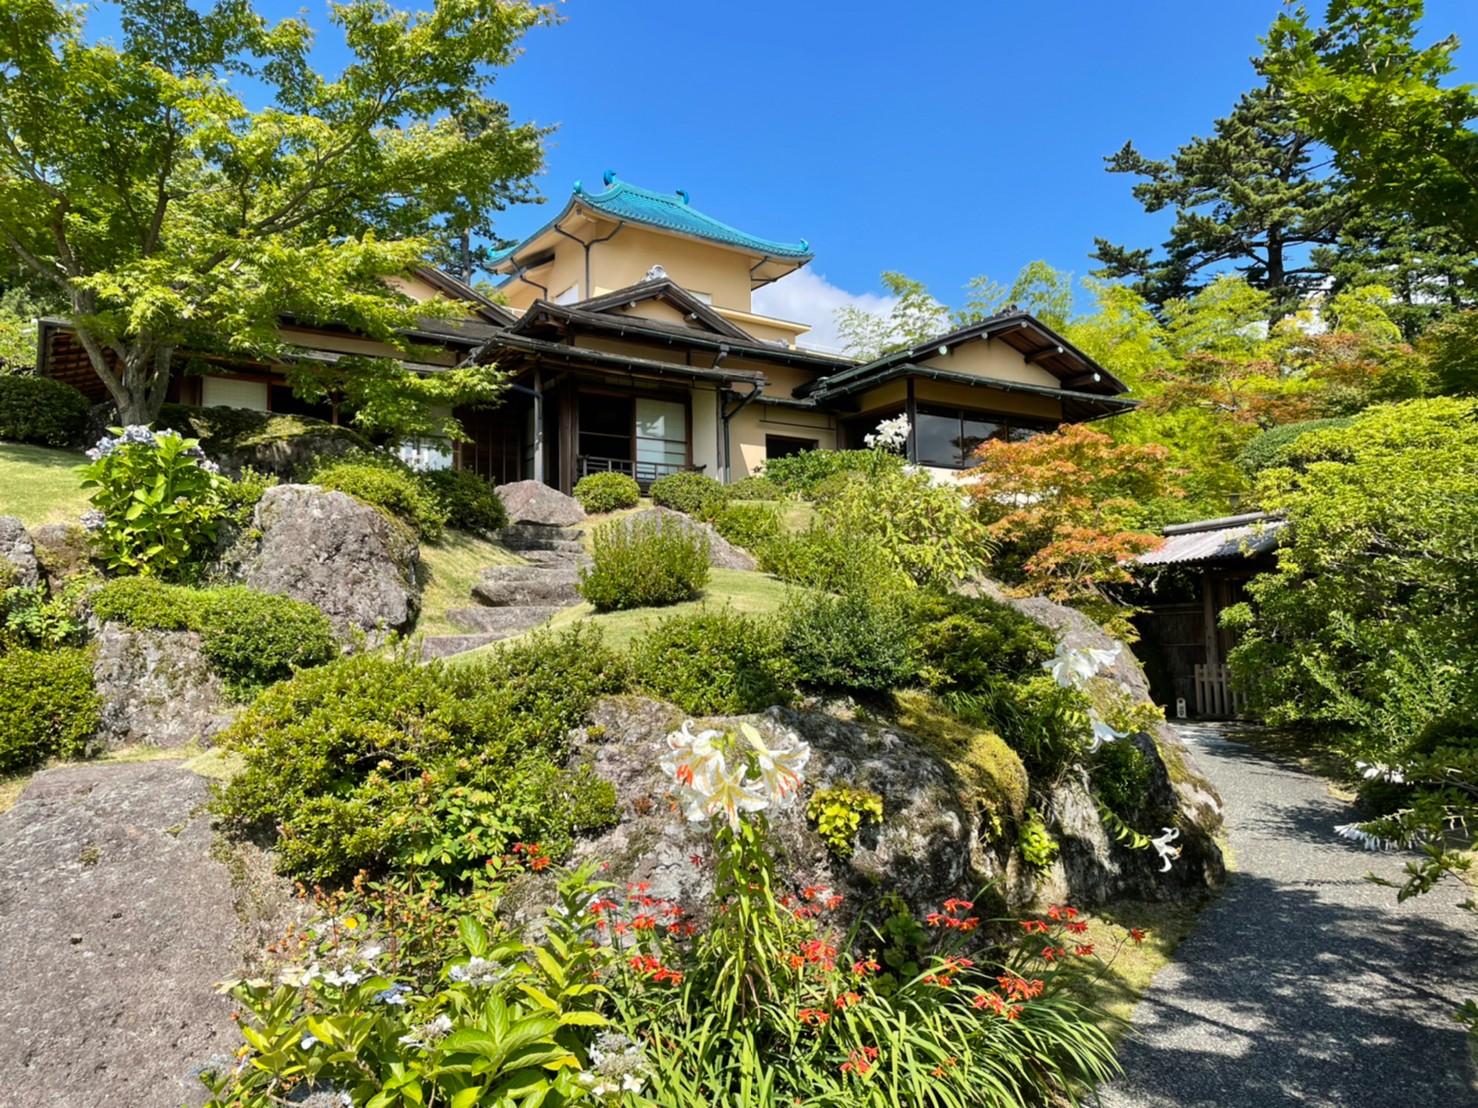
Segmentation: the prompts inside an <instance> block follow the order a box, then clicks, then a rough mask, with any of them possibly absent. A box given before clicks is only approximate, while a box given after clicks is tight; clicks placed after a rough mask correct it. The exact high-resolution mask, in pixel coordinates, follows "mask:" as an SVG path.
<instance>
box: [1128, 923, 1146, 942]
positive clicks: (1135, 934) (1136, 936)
mask: <svg viewBox="0 0 1478 1108" xmlns="http://www.w3.org/2000/svg"><path fill="white" fill-rule="evenodd" d="M1147 935H1149V932H1148V931H1141V930H1140V929H1139V928H1137V927H1131V928H1130V929H1129V937H1130V938H1131V939H1133V940H1134V941H1135V942H1136V943H1142V942H1144V940H1145V937H1146V936H1147Z"/></svg>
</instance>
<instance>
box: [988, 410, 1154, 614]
mask: <svg viewBox="0 0 1478 1108" xmlns="http://www.w3.org/2000/svg"><path fill="white" fill-rule="evenodd" d="M976 453H977V456H978V457H979V459H980V464H979V465H978V466H977V467H975V468H974V469H972V470H970V471H969V472H968V473H967V474H966V475H965V476H966V477H967V478H969V479H970V481H971V484H970V485H969V486H968V488H969V491H970V495H971V496H973V497H974V498H975V501H976V504H977V507H978V510H979V512H980V514H981V517H982V519H983V520H984V521H985V523H986V532H987V534H988V535H989V537H990V538H991V539H993V540H994V541H996V542H998V543H1000V553H999V555H998V556H997V558H996V559H995V562H994V565H995V568H996V571H997V572H998V573H999V574H1001V575H1002V576H1003V578H1004V579H1005V580H1006V582H1007V584H1008V585H1010V586H1014V587H1016V588H1018V589H1019V590H1020V591H1021V592H1022V593H1023V594H1041V595H1046V596H1050V597H1051V598H1052V599H1054V600H1059V601H1063V602H1066V603H1068V604H1071V605H1073V606H1074V607H1077V608H1080V609H1081V610H1083V611H1084V612H1085V613H1087V614H1089V615H1091V616H1092V617H1093V618H1095V619H1097V620H1099V622H1101V623H1103V624H1104V625H1105V626H1106V627H1107V628H1108V629H1109V630H1110V631H1111V632H1112V633H1113V634H1116V635H1118V636H1120V637H1129V638H1132V637H1133V632H1132V630H1131V628H1130V627H1129V621H1128V616H1129V615H1130V612H1129V611H1128V610H1126V609H1125V608H1123V607H1122V606H1121V605H1119V604H1118V603H1117V602H1116V601H1115V600H1114V599H1113V598H1112V597H1111V596H1110V595H1109V594H1108V593H1107V592H1106V591H1105V586H1110V585H1112V584H1114V583H1124V582H1128V581H1129V580H1130V574H1129V571H1128V569H1127V568H1126V567H1125V565H1124V563H1125V562H1126V561H1127V560H1129V559H1131V558H1134V557H1136V556H1137V555H1140V554H1143V553H1146V552H1147V551H1150V550H1154V549H1155V548H1156V547H1158V546H1159V545H1160V544H1161V543H1162V542H1163V541H1164V540H1163V539H1161V538H1160V537H1159V536H1158V535H1155V534H1152V533H1151V532H1150V531H1149V530H1147V527H1148V526H1149V525H1150V524H1151V521H1153V520H1154V519H1155V518H1156V516H1157V514H1159V513H1160V512H1161V511H1163V506H1164V503H1165V502H1166V501H1167V500H1174V499H1177V498H1179V497H1180V496H1182V495H1183V492H1182V490H1181V488H1180V487H1179V486H1178V485H1177V484H1176V483H1175V481H1174V480H1173V477H1174V474H1173V472H1172V471H1171V469H1170V467H1169V466H1168V465H1167V459H1168V458H1169V456H1170V452H1169V451H1168V450H1167V449H1166V448H1165V447H1163V446H1158V445H1153V444H1144V445H1141V444H1134V443H1117V442H1115V441H1114V440H1113V439H1112V438H1110V437H1109V436H1108V435H1106V434H1104V433H1103V432H1101V431H1097V430H1094V429H1093V428H1092V427H1088V426H1086V425H1084V424H1071V425H1067V426H1064V427H1061V428H1059V429H1058V430H1057V431H1055V432H1053V433H1051V434H1043V435H1037V436H1035V437H1034V438H1030V439H1027V440H1025V441H1024V442H1002V441H992V442H987V443H985V444H984V445H983V446H981V447H980V449H979V450H978V451H977V452H976Z"/></svg>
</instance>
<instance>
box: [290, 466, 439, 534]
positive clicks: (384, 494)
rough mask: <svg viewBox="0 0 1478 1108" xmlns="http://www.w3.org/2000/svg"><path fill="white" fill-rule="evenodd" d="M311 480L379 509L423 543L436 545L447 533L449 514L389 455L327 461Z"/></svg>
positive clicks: (406, 469) (425, 488)
mask: <svg viewBox="0 0 1478 1108" xmlns="http://www.w3.org/2000/svg"><path fill="white" fill-rule="evenodd" d="M309 480H310V481H312V483H313V484H315V485H321V486H322V487H323V488H326V489H333V490H334V491H336V492H342V493H347V494H348V495H350V496H352V497H354V499H355V500H361V501H363V502H364V503H366V504H369V505H371V506H372V507H375V508H379V509H380V510H381V511H382V512H384V513H385V514H386V515H388V516H390V517H391V518H392V519H397V520H399V521H400V522H401V523H403V524H405V525H406V526H407V527H409V528H410V529H411V530H412V531H414V532H415V533H416V534H417V535H419V536H421V537H422V538H423V539H428V540H430V541H433V542H434V541H435V540H437V539H439V538H441V536H442V533H443V532H444V531H445V530H446V525H447V513H446V511H445V510H444V509H443V507H442V505H441V504H440V502H439V501H438V500H437V497H436V495H434V494H433V492H432V491H431V490H430V489H428V488H427V487H426V486H424V485H422V484H421V482H420V481H419V480H418V479H417V476H416V474H414V473H412V472H411V471H410V468H409V467H408V466H406V465H405V464H404V463H403V462H401V461H400V459H398V458H392V457H390V456H389V455H388V454H371V453H356V454H349V455H346V456H344V457H342V458H332V459H328V460H324V461H321V462H319V463H318V464H316V465H315V466H314V467H313V470H312V474H311V476H310V477H309Z"/></svg>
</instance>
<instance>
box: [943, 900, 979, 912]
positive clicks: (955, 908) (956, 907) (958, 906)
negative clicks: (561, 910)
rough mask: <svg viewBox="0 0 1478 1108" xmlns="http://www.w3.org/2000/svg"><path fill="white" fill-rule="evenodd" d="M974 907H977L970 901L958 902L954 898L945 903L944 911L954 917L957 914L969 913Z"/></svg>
mask: <svg viewBox="0 0 1478 1108" xmlns="http://www.w3.org/2000/svg"><path fill="white" fill-rule="evenodd" d="M973 907H975V905H974V904H973V903H971V902H970V901H968V900H957V899H955V898H953V897H951V898H950V899H949V900H946V901H945V902H944V910H945V911H946V912H949V913H950V914H951V915H953V914H954V913H955V912H968V911H969V910H970V909H971V908H973Z"/></svg>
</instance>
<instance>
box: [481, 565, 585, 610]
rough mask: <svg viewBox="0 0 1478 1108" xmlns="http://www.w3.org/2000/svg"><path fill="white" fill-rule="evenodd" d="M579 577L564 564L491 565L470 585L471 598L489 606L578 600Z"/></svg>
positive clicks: (560, 602)
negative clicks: (480, 577)
mask: <svg viewBox="0 0 1478 1108" xmlns="http://www.w3.org/2000/svg"><path fill="white" fill-rule="evenodd" d="M578 583H579V578H578V576H577V575H576V573H575V567H574V565H573V564H571V565H569V566H568V567H565V566H559V565H547V566H542V565H541V566H493V567H491V568H490V569H486V570H484V571H483V575H482V580H481V581H479V582H478V583H477V584H475V585H473V586H472V599H474V600H476V601H477V602H478V603H479V604H486V605H488V606H489V607H493V608H502V607H507V606H509V605H521V604H578V603H580V592H579V590H578V589H577V588H576V587H575V586H576V585H577V584H578Z"/></svg>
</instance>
